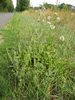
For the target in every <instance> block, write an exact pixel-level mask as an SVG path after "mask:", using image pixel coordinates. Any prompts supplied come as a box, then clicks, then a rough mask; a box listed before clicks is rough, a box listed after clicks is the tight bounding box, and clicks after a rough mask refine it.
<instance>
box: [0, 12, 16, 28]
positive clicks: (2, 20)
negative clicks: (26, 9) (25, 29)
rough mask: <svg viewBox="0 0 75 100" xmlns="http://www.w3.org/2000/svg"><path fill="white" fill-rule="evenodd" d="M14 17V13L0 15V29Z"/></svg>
mask: <svg viewBox="0 0 75 100" xmlns="http://www.w3.org/2000/svg"><path fill="white" fill-rule="evenodd" d="M13 15H14V13H0V29H1V27H3V26H4V24H5V23H6V22H7V21H8V20H9V19H10V18H11V17H12V16H13Z"/></svg>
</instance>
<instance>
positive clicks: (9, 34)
mask: <svg viewBox="0 0 75 100" xmlns="http://www.w3.org/2000/svg"><path fill="white" fill-rule="evenodd" d="M49 12H50V13H49ZM54 13H55V12H53V11H41V12H40V11H38V12H35V11H33V10H32V11H25V12H22V13H15V14H14V16H13V17H12V18H11V20H10V21H9V22H7V23H6V25H5V27H4V28H2V29H1V31H2V32H0V34H2V35H3V39H4V43H3V44H0V87H1V89H0V99H1V100H12V99H13V100H74V99H75V84H74V83H75V28H74V27H75V24H74V22H75V19H74V16H75V15H74V16H71V12H63V13H62V16H63V17H62V18H60V21H57V20H56V18H57V15H54V16H53V14H54ZM57 13H58V17H60V16H61V12H57ZM64 13H67V14H68V15H69V14H70V15H69V16H67V14H66V15H65V16H64ZM42 14H44V16H43V15H42ZM39 15H40V16H39ZM48 16H51V19H50V20H48V19H47V17H48ZM38 17H39V18H40V21H38ZM68 17H69V19H68ZM43 19H45V21H44V22H43V21H42V20H43ZM64 20H65V22H64ZM48 21H50V22H51V24H52V25H54V26H55V28H54V29H52V28H51V27H50V25H49V24H48V23H47V22H48Z"/></svg>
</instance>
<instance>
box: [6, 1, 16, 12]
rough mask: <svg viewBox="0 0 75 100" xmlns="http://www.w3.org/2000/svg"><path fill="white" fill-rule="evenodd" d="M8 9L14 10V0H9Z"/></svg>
mask: <svg viewBox="0 0 75 100" xmlns="http://www.w3.org/2000/svg"><path fill="white" fill-rule="evenodd" d="M7 9H8V11H9V12H13V10H14V6H13V3H12V0H9V2H8V4H7Z"/></svg>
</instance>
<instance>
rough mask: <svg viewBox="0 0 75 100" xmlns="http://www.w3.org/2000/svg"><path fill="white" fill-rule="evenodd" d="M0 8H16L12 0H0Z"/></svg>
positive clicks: (6, 9) (4, 9)
mask: <svg viewBox="0 0 75 100" xmlns="http://www.w3.org/2000/svg"><path fill="white" fill-rule="evenodd" d="M0 9H1V10H2V11H6V12H7V11H8V12H12V11H13V10H14V6H13V3H12V0H0Z"/></svg>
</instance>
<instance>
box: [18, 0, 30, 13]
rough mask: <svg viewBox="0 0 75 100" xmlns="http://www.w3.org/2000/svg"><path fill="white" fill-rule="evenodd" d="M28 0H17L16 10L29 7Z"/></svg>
mask: <svg viewBox="0 0 75 100" xmlns="http://www.w3.org/2000/svg"><path fill="white" fill-rule="evenodd" d="M29 4H30V0H17V7H16V11H24V10H28V9H29Z"/></svg>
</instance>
